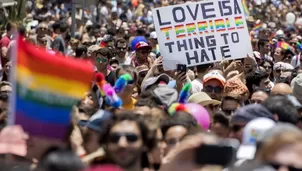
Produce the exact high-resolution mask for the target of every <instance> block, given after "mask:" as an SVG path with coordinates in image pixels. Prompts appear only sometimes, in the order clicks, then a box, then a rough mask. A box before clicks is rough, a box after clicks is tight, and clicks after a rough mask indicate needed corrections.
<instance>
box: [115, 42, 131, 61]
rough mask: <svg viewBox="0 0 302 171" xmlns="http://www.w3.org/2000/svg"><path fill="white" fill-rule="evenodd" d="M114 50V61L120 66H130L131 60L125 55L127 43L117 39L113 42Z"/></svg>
mask: <svg viewBox="0 0 302 171" xmlns="http://www.w3.org/2000/svg"><path fill="white" fill-rule="evenodd" d="M115 49H116V59H117V60H118V62H119V64H120V65H130V64H131V59H130V58H129V57H128V54H127V49H128V45H127V41H126V40H125V39H117V40H116V42H115Z"/></svg>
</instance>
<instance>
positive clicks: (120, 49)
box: [116, 47, 127, 51]
mask: <svg viewBox="0 0 302 171" xmlns="http://www.w3.org/2000/svg"><path fill="white" fill-rule="evenodd" d="M116 49H117V50H119V51H125V50H127V48H122V47H117V48H116Z"/></svg>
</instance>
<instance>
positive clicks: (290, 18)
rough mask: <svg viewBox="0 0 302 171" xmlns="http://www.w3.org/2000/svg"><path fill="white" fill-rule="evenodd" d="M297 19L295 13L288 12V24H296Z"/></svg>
mask: <svg viewBox="0 0 302 171" xmlns="http://www.w3.org/2000/svg"><path fill="white" fill-rule="evenodd" d="M295 21H296V16H295V14H294V13H292V12H289V13H287V14H286V22H287V23H288V24H294V22H295Z"/></svg>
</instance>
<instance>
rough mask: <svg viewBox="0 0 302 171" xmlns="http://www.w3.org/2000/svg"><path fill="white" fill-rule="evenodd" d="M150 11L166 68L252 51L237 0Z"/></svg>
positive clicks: (218, 0) (204, 62)
mask: <svg viewBox="0 0 302 171" xmlns="http://www.w3.org/2000/svg"><path fill="white" fill-rule="evenodd" d="M152 12H153V18H154V24H155V29H156V32H157V35H158V41H159V46H160V52H161V55H162V56H163V58H164V61H163V66H164V69H165V70H173V69H176V65H177V64H186V65H187V66H196V65H200V64H206V63H213V62H218V61H221V60H222V59H226V60H229V59H238V58H244V57H246V56H247V55H250V56H251V55H252V53H253V50H252V46H251V43H250V37H249V33H248V27H247V24H246V21H245V14H244V10H243V6H242V3H241V1H240V0H208V1H202V2H197V3H186V4H181V5H175V6H167V7H161V8H155V9H153V11H152Z"/></svg>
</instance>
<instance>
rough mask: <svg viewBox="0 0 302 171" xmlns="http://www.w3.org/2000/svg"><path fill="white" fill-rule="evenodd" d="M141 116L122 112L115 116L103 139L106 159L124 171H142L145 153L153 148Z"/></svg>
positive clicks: (144, 165) (145, 164)
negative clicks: (105, 147)
mask: <svg viewBox="0 0 302 171" xmlns="http://www.w3.org/2000/svg"><path fill="white" fill-rule="evenodd" d="M142 117H143V116H141V115H136V114H134V113H132V112H122V113H120V114H119V115H117V116H116V118H115V119H114V121H113V123H112V124H111V125H110V126H109V129H108V131H107V133H106V134H105V136H104V137H107V139H104V141H105V142H103V143H104V144H106V146H107V149H106V150H107V151H106V154H107V157H108V159H109V160H110V161H111V162H113V163H114V164H118V165H119V166H120V167H122V168H123V169H124V170H125V171H142V170H143V168H144V167H146V166H147V163H144V162H143V161H144V160H143V159H146V158H147V156H146V153H147V152H148V151H149V150H151V149H152V148H153V147H154V144H155V143H154V141H152V140H151V139H150V137H149V136H148V135H149V133H148V128H147V126H146V124H145V122H144V120H143V118H142Z"/></svg>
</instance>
